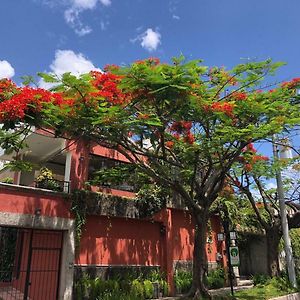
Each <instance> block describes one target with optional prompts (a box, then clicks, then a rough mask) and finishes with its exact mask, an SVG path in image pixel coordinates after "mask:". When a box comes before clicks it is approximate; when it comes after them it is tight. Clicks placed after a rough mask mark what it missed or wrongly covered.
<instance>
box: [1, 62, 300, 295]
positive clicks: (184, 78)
mask: <svg viewBox="0 0 300 300" xmlns="http://www.w3.org/2000/svg"><path fill="white" fill-rule="evenodd" d="M281 65H282V63H273V62H272V61H271V60H266V61H263V62H249V63H246V64H239V65H237V66H235V67H234V68H232V69H230V70H226V69H225V68H224V67H212V68H208V67H206V66H204V65H203V64H202V61H201V60H194V61H185V59H184V57H179V58H174V59H173V61H172V63H171V64H166V63H160V62H159V60H158V59H156V58H149V59H146V60H143V61H137V62H134V63H132V64H131V65H129V66H121V67H119V66H114V65H110V66H107V67H106V68H105V72H103V73H101V72H96V71H95V72H90V73H89V74H84V75H81V76H79V77H76V76H74V75H72V74H70V73H66V74H64V75H62V77H57V76H56V75H53V74H42V73H40V76H41V77H42V78H43V80H44V81H46V82H48V83H52V84H53V88H52V89H51V91H47V90H43V89H40V88H34V87H32V86H30V85H26V86H24V87H17V86H16V85H15V84H14V83H13V82H11V81H9V80H1V82H0V101H1V103H0V122H1V123H2V124H3V127H2V132H1V139H0V142H1V145H2V147H3V148H6V149H13V150H15V149H17V148H18V147H19V146H20V145H21V142H20V139H17V136H19V137H20V138H21V141H22V140H23V137H24V135H26V134H27V133H28V132H29V130H30V127H31V126H35V127H37V128H43V129H44V130H50V131H51V132H54V134H55V135H56V136H63V137H65V138H70V139H79V138H84V139H87V140H90V141H92V142H96V143H98V144H100V145H105V146H107V147H110V148H112V149H115V150H117V151H119V152H120V153H122V154H123V155H125V156H126V157H127V159H128V160H129V161H130V162H131V163H132V164H133V165H135V166H136V167H137V168H138V170H139V171H141V172H143V173H144V174H145V175H146V176H148V177H149V178H151V180H153V181H154V182H156V183H157V184H158V185H160V186H166V187H168V188H170V189H171V190H172V191H173V192H176V193H177V194H179V195H180V196H181V197H182V199H183V200H184V202H185V204H186V206H187V207H188V208H189V210H190V211H191V213H192V214H193V216H194V218H195V222H196V224H197V226H196V228H195V249H197V251H196V250H195V254H194V281H193V289H194V292H195V291H196V290H201V291H202V292H203V291H205V287H204V283H203V280H202V279H203V276H204V274H205V270H206V268H207V266H206V264H207V261H206V254H205V243H206V239H205V234H206V228H207V220H208V212H209V208H210V206H211V205H212V203H213V202H214V201H215V200H216V199H217V197H218V195H219V193H220V192H221V191H222V189H223V187H224V184H225V183H226V177H227V174H228V172H229V170H230V169H231V167H232V165H233V164H234V163H235V162H237V161H238V160H240V159H241V156H242V157H243V159H244V162H245V163H244V167H245V168H246V169H251V168H252V166H253V165H254V164H255V163H256V162H257V161H259V160H263V159H264V158H263V157H261V156H256V158H254V156H253V155H252V154H251V151H252V150H251V144H252V143H254V142H256V141H259V140H261V139H264V138H266V137H270V136H271V135H273V134H274V133H278V132H281V131H283V130H286V129H288V128H291V127H293V126H294V125H295V124H298V123H299V120H300V117H299V104H297V103H298V101H293V100H295V99H296V100H297V97H299V96H297V95H296V93H295V89H296V88H298V87H299V86H300V78H295V79H293V80H292V81H289V82H286V83H283V84H281V85H279V86H276V87H274V89H272V90H269V89H268V88H267V85H266V84H264V79H265V77H266V76H269V75H272V74H274V72H275V71H276V69H277V68H278V67H279V66H281ZM29 81H30V80H29ZM29 81H28V82H26V83H27V84H30V82H29ZM20 134H21V135H20ZM200 248H201V249H202V250H201V251H199V249H200Z"/></svg>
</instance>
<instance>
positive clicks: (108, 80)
mask: <svg viewBox="0 0 300 300" xmlns="http://www.w3.org/2000/svg"><path fill="white" fill-rule="evenodd" d="M91 74H92V76H93V81H92V84H93V86H94V87H96V88H97V89H98V91H97V93H93V96H96V95H97V96H99V97H103V98H105V99H106V100H107V101H108V102H109V103H111V104H115V105H116V104H124V103H127V102H128V100H129V97H128V96H127V95H126V94H124V93H122V91H121V90H120V89H119V88H118V84H119V82H120V81H121V78H122V77H121V76H118V75H115V74H112V73H101V72H97V71H93V72H91Z"/></svg>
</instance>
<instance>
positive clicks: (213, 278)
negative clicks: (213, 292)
mask: <svg viewBox="0 0 300 300" xmlns="http://www.w3.org/2000/svg"><path fill="white" fill-rule="evenodd" d="M206 280H207V286H208V288H210V289H219V288H222V287H224V285H225V272H224V269H222V268H218V269H215V270H211V271H209V272H208V275H207V277H206Z"/></svg>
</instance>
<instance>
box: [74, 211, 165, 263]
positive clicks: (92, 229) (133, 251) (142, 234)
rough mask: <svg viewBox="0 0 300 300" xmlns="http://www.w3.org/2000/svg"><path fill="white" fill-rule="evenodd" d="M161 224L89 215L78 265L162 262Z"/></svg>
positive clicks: (81, 243)
mask: <svg viewBox="0 0 300 300" xmlns="http://www.w3.org/2000/svg"><path fill="white" fill-rule="evenodd" d="M161 244H162V243H161V234H160V224H159V223H156V222H155V223H153V222H149V221H142V220H136V219H125V218H115V217H111V218H108V217H104V216H89V217H88V219H87V223H86V225H85V227H84V230H83V235H82V238H81V242H80V251H79V256H78V257H77V261H76V263H77V264H81V265H86V264H93V265H145V266H157V265H161V260H162V257H161V255H162V251H161Z"/></svg>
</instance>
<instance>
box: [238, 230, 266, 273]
mask: <svg viewBox="0 0 300 300" xmlns="http://www.w3.org/2000/svg"><path fill="white" fill-rule="evenodd" d="M239 271H240V276H250V275H254V274H267V273H268V271H267V245H266V238H265V236H263V235H252V234H249V235H248V242H247V244H245V246H244V247H242V248H241V251H240V267H239Z"/></svg>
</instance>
